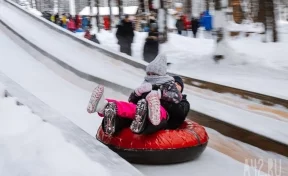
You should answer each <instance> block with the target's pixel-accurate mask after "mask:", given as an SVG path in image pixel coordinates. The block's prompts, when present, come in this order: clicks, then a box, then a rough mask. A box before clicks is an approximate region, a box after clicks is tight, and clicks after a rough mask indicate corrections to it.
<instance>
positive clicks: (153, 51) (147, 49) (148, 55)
mask: <svg viewBox="0 0 288 176" xmlns="http://www.w3.org/2000/svg"><path fill="white" fill-rule="evenodd" d="M152 36H154V37H157V39H153V38H150V37H152ZM158 52H159V43H158V32H149V34H148V37H147V39H146V42H145V44H144V49H143V57H144V60H145V61H146V62H149V63H150V62H152V61H153V60H154V59H155V57H156V56H157V55H158Z"/></svg>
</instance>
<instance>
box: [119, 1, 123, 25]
mask: <svg viewBox="0 0 288 176" xmlns="http://www.w3.org/2000/svg"><path fill="white" fill-rule="evenodd" d="M118 8H119V20H121V17H122V16H123V2H122V0H118Z"/></svg>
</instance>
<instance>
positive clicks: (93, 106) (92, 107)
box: [87, 85, 108, 113]
mask: <svg viewBox="0 0 288 176" xmlns="http://www.w3.org/2000/svg"><path fill="white" fill-rule="evenodd" d="M107 104H108V101H107V100H105V97H104V86H103V85H98V86H97V87H96V88H95V89H94V90H93V92H92V95H91V98H90V101H89V103H88V107H87V112H88V113H94V112H100V113H103V111H104V108H105V107H106V105H107Z"/></svg>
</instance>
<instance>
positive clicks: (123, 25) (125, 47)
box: [116, 15, 134, 56]
mask: <svg viewBox="0 0 288 176" xmlns="http://www.w3.org/2000/svg"><path fill="white" fill-rule="evenodd" d="M117 27H118V29H117V32H116V38H117V39H118V44H119V45H120V52H122V53H126V54H128V55H129V56H131V55H132V51H131V45H132V43H133V38H134V29H133V24H132V22H131V21H130V20H129V16H128V15H126V16H125V19H123V20H121V21H120V23H119V24H118V25H117Z"/></svg>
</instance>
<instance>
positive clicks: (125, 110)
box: [107, 99, 136, 120]
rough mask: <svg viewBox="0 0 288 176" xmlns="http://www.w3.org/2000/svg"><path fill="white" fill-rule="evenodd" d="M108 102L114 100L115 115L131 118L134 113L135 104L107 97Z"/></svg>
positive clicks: (133, 116)
mask: <svg viewBox="0 0 288 176" xmlns="http://www.w3.org/2000/svg"><path fill="white" fill-rule="evenodd" d="M107 101H108V102H114V103H115V104H116V106H117V116H119V117H122V118H128V119H131V120H133V119H134V118H135V114H136V105H135V104H133V103H129V102H124V101H117V100H112V99H107Z"/></svg>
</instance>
